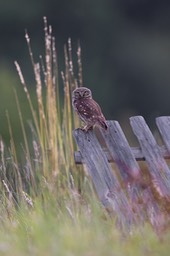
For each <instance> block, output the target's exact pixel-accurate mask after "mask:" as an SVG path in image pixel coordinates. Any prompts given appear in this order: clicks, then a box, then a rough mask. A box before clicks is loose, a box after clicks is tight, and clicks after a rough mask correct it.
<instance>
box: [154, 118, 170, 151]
mask: <svg viewBox="0 0 170 256" xmlns="http://www.w3.org/2000/svg"><path fill="white" fill-rule="evenodd" d="M156 124H157V126H158V129H159V131H160V134H161V136H162V139H163V141H164V143H165V145H166V147H167V150H168V152H169V154H170V116H161V117H158V118H156Z"/></svg>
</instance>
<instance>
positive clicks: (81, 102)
mask: <svg viewBox="0 0 170 256" xmlns="http://www.w3.org/2000/svg"><path fill="white" fill-rule="evenodd" d="M73 105H74V107H75V109H76V110H78V111H80V112H82V111H84V110H87V108H88V100H87V99H76V100H75V101H74V104H73Z"/></svg>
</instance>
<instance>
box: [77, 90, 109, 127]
mask: <svg viewBox="0 0 170 256" xmlns="http://www.w3.org/2000/svg"><path fill="white" fill-rule="evenodd" d="M72 105H73V108H74V110H75V111H76V112H77V113H78V115H79V117H80V119H81V120H82V121H83V122H84V123H85V124H86V125H85V126H84V127H83V130H85V131H88V130H89V129H92V128H93V127H94V126H96V125H97V126H99V127H102V128H103V129H105V130H107V124H106V119H105V117H104V115H103V113H102V111H101V108H100V106H99V105H98V104H97V102H96V101H94V100H93V98H92V93H91V90H90V89H88V88H86V87H79V88H77V89H75V90H74V91H73V92H72Z"/></svg>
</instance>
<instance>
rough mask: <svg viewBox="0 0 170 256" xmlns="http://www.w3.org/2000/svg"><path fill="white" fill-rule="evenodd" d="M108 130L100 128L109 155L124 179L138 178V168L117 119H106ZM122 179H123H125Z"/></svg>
mask: <svg viewBox="0 0 170 256" xmlns="http://www.w3.org/2000/svg"><path fill="white" fill-rule="evenodd" d="M107 124H108V130H107V131H105V130H101V133H102V135H103V138H104V140H105V143H106V145H107V147H108V149H109V152H110V154H111V157H112V158H113V160H114V162H115V163H116V165H117V166H118V168H119V171H120V173H121V176H122V178H124V179H125V180H132V179H133V180H137V179H139V178H140V168H139V165H138V163H137V162H136V160H135V157H134V155H133V153H132V151H131V149H130V146H129V144H128V141H127V139H126V137H125V135H124V133H123V131H122V129H121V127H120V125H119V123H118V122H117V121H108V122H107ZM125 180H124V181H125Z"/></svg>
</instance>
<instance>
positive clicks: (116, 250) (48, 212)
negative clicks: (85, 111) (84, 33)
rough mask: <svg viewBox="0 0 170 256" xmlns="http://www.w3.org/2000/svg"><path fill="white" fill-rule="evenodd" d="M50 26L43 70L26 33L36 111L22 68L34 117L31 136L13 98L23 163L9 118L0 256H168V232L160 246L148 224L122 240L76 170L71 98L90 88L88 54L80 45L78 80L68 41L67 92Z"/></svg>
mask: <svg viewBox="0 0 170 256" xmlns="http://www.w3.org/2000/svg"><path fill="white" fill-rule="evenodd" d="M44 22H45V58H44V59H43V57H41V58H40V62H39V63H35V61H34V56H33V53H32V50H31V45H30V39H29V36H28V34H27V33H26V40H27V43H28V48H29V52H30V56H31V61H32V66H33V72H34V75H35V84H36V86H35V94H36V98H37V102H36V104H33V102H32V99H31V96H30V93H29V90H28V87H27V84H26V82H25V80H24V76H23V74H22V71H21V68H20V66H19V64H18V63H17V62H15V64H16V68H17V71H18V74H19V77H20V80H21V84H22V86H23V89H24V91H25V94H26V97H27V101H28V105H29V107H30V110H31V113H32V122H31V124H30V130H31V136H30V134H29V135H28V134H27V133H26V128H25V127H26V123H25V122H24V119H23V113H22V110H21V106H20V98H19V97H18V96H17V93H16V92H14V94H15V98H16V104H17V109H16V112H17V113H18V116H19V120H20V125H21V131H22V133H21V135H20V136H21V137H22V140H23V145H22V151H23V155H22V157H20V156H19V155H18V152H17V150H16V146H17V147H18V144H19V143H20V141H19V142H18V141H15V140H14V136H13V129H12V127H13V124H12V122H11V119H10V116H9V115H8V113H7V120H8V126H9V134H10V138H11V139H10V147H9V148H7V147H5V145H4V143H3V141H2V140H1V141H0V170H1V173H0V177H1V182H0V202H1V207H0V225H1V228H0V255H8V256H9V255H41V256H43V255H68V256H71V255H84V256H100V255H115V256H118V255H120V256H122V255H131V256H132V255H135V256H136V255H145V256H146V255H154V256H155V255H169V251H170V243H169V239H170V233H169V232H167V233H166V234H165V236H164V237H161V238H162V240H159V239H158V237H157V236H156V235H155V233H154V231H153V230H152V228H151V226H149V225H148V224H147V223H146V224H145V225H144V226H138V227H137V226H134V227H133V229H132V230H131V232H130V233H126V234H125V235H122V234H121V233H120V231H119V230H118V229H117V228H116V225H115V222H114V219H113V218H112V219H111V218H110V217H109V216H108V215H107V213H106V212H105V210H104V209H103V207H102V206H101V204H100V202H99V201H98V199H97V197H96V194H95V191H94V189H93V186H92V184H91V180H90V179H89V177H88V176H87V175H86V173H85V172H84V171H83V167H82V166H76V165H75V163H74V158H73V153H74V150H75V149H76V147H75V144H74V141H73V137H72V130H73V129H74V128H76V127H79V125H80V124H79V120H78V119H77V117H76V116H75V115H74V113H73V112H72V107H71V91H72V90H73V89H74V88H76V87H77V84H79V85H80V86H81V85H82V83H83V82H82V81H83V79H82V64H81V49H80V46H78V51H77V57H78V75H77V77H78V79H76V78H75V74H74V70H73V62H72V48H71V41H70V40H69V41H68V45H67V46H65V48H64V54H65V71H64V72H63V73H62V78H63V85H59V82H58V80H59V79H58V76H59V75H58V63H57V55H56V49H55V39H54V38H53V36H52V31H51V27H48V25H47V21H46V19H45V18H44ZM60 90H63V91H64V97H63V98H61V96H60V95H61V94H60V93H59V92H60ZM35 105H36V106H37V107H35Z"/></svg>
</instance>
